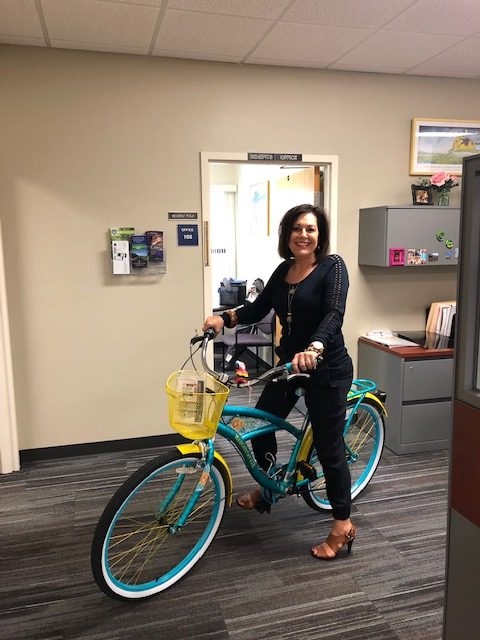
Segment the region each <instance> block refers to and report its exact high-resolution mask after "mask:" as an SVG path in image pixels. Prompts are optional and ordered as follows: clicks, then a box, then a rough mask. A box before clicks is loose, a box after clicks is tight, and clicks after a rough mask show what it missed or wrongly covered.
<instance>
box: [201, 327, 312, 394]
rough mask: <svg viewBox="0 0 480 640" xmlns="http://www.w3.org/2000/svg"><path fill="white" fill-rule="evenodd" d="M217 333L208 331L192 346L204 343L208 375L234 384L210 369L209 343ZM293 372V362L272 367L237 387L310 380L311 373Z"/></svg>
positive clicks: (202, 355)
mask: <svg viewBox="0 0 480 640" xmlns="http://www.w3.org/2000/svg"><path fill="white" fill-rule="evenodd" d="M215 335H216V334H215V331H214V330H213V329H207V330H206V331H205V332H204V333H203V335H201V336H194V337H193V338H192V339H191V340H190V344H191V345H194V344H196V343H197V342H202V347H201V349H202V353H201V361H202V367H203V368H204V369H205V371H206V372H207V373H209V374H210V375H211V376H213V377H214V378H216V379H217V380H219V381H220V382H222V383H223V384H225V383H227V382H230V383H231V382H232V381H231V380H230V378H229V377H228V374H226V373H218V372H216V371H213V370H212V369H210V367H209V366H208V364H207V347H208V343H209V342H210V340H213V339H214V338H215ZM291 371H292V363H291V362H287V363H285V364H281V365H278V366H276V367H272V368H271V369H269V370H268V371H265V372H264V373H262V374H260V375H259V376H257V377H256V378H254V379H253V380H248V381H245V382H237V383H236V384H237V387H239V388H245V387H253V385H254V384H258V383H259V382H263V381H265V380H274V379H275V380H287V381H290V380H293V379H296V378H310V374H309V373H291Z"/></svg>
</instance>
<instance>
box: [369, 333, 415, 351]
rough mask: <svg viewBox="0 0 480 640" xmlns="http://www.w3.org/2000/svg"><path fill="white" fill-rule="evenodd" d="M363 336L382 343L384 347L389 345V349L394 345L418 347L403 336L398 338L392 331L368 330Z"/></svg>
mask: <svg viewBox="0 0 480 640" xmlns="http://www.w3.org/2000/svg"><path fill="white" fill-rule="evenodd" d="M365 337H366V338H368V339H369V340H373V342H378V343H379V344H383V345H384V346H385V347H390V349H393V348H394V347H418V344H417V343H416V342H411V341H410V340H405V338H399V337H398V335H397V334H396V333H395V332H394V331H388V330H384V331H380V330H377V331H369V332H368V333H367V334H366V336H365Z"/></svg>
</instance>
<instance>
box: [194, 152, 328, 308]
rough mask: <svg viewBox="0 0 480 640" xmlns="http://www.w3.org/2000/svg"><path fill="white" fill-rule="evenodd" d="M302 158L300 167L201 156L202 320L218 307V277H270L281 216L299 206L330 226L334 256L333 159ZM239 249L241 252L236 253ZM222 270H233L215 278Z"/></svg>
mask: <svg viewBox="0 0 480 640" xmlns="http://www.w3.org/2000/svg"><path fill="white" fill-rule="evenodd" d="M301 157H302V160H301V161H300V162H299V161H295V162H285V161H281V162H280V161H278V162H273V161H272V162H265V161H262V162H261V163H259V162H257V161H249V160H248V154H247V153H246V152H245V153H233V152H232V153H228V152H202V153H201V179H202V220H203V265H204V268H203V287H204V315H205V316H207V315H210V314H211V313H212V309H213V308H214V307H216V306H218V297H217V296H218V287H219V285H220V281H221V280H222V279H223V277H234V278H240V279H242V280H245V279H246V280H247V283H249V284H251V282H253V280H254V279H255V278H257V277H261V278H263V279H266V278H268V277H269V276H270V274H271V273H272V272H273V270H274V269H275V267H276V266H277V265H278V263H279V257H278V254H277V251H276V249H277V229H278V224H279V222H280V219H281V216H282V215H283V213H285V211H287V210H288V209H289V208H290V207H292V206H294V205H296V204H301V202H302V201H307V202H309V201H311V203H312V204H316V205H320V206H323V207H324V208H325V210H326V211H327V214H328V216H329V221H330V247H331V250H332V251H333V252H335V251H336V244H337V202H338V157H337V156H323V155H316V154H302V155H301ZM220 167H221V170H220V171H223V172H224V174H225V176H226V177H225V178H224V179H223V180H221V179H220V180H219V179H218V178H215V179H213V178H212V175H213V173H214V172H215V171H216V170H217V169H219V168H220ZM307 170H308V171H307ZM309 172H311V174H312V187H311V195H310V198H309V199H307V200H304V199H303V196H300V194H302V193H303V194H304V193H307V191H308V188H309V187H307V186H306V184H305V182H306V181H308V180H309V177H307V174H308V173H309ZM239 173H241V174H242V175H241V179H238V180H237V179H236V178H235V176H238V174H239ZM232 176H234V177H233V178H232ZM222 182H223V184H222ZM272 184H273V186H274V188H272ZM220 185H221V186H220ZM222 189H223V194H222V193H221V192H222ZM280 190H281V198H280V197H279V196H278V193H279V192H280ZM265 193H266V194H267V196H266V198H267V208H266V209H265V202H264V194H265ZM232 194H233V198H232ZM299 198H300V200H299ZM228 202H229V204H227V203H228ZM219 203H220V208H219ZM257 204H258V207H257ZM222 207H223V209H222ZM265 211H266V213H265ZM242 234H243V236H242ZM238 247H243V248H244V250H243V251H237V248H238ZM245 247H247V248H248V249H247V250H245ZM225 268H230V269H234V273H231V274H228V273H225V274H224V275H223V276H222V275H220V274H221V270H222V269H225ZM260 272H261V273H260Z"/></svg>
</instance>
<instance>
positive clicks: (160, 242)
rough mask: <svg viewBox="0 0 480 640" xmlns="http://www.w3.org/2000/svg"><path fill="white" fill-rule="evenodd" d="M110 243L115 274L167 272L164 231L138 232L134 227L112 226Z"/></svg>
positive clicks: (141, 274)
mask: <svg viewBox="0 0 480 640" xmlns="http://www.w3.org/2000/svg"><path fill="white" fill-rule="evenodd" d="M110 243H111V251H112V254H111V255H112V270H113V275H116V276H120V275H122V276H125V275H136V276H145V275H147V276H155V275H159V274H162V273H166V271H167V266H166V262H165V245H164V237H163V231H145V232H144V233H137V232H136V231H135V229H134V227H112V228H111V229H110Z"/></svg>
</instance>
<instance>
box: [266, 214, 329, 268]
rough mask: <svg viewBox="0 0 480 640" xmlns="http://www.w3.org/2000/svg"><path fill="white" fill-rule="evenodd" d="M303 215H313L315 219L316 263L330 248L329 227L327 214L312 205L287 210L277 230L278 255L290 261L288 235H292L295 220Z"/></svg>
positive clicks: (290, 253)
mask: <svg viewBox="0 0 480 640" xmlns="http://www.w3.org/2000/svg"><path fill="white" fill-rule="evenodd" d="M305 213H313V215H314V216H315V217H316V218H317V228H318V244H317V247H316V249H315V257H316V259H317V262H318V261H319V260H321V259H322V258H324V257H325V256H326V255H327V253H328V249H329V247H330V227H329V224H328V218H327V214H326V213H325V211H324V209H321V208H320V207H314V206H313V205H312V204H299V205H297V206H296V207H292V208H291V209H289V210H288V211H287V213H286V214H285V215H284V216H283V218H282V221H281V222H280V228H279V230H278V236H279V237H278V253H279V254H280V257H281V258H283V259H284V260H290V258H292V257H293V253H292V252H291V251H290V248H289V246H288V243H289V241H290V234H291V233H292V229H293V225H294V224H295V222H296V221H297V218H299V217H300V216H302V215H304V214H305Z"/></svg>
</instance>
